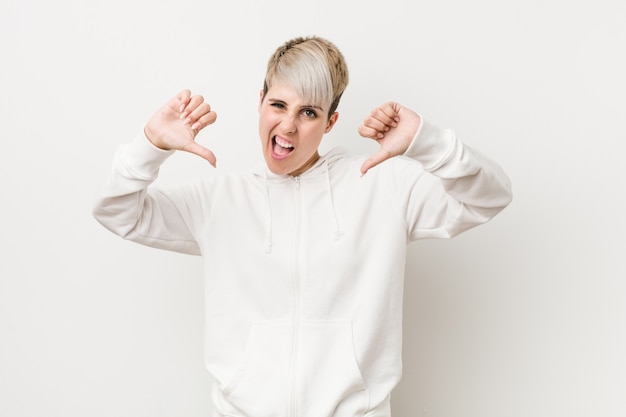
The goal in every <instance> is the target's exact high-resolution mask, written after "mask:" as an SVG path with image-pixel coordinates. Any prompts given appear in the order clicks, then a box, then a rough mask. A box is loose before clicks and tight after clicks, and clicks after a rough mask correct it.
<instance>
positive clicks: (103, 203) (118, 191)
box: [93, 135, 198, 254]
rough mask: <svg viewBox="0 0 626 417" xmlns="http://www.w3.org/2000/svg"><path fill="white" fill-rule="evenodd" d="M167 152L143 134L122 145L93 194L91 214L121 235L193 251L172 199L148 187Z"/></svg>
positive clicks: (159, 245) (188, 233) (158, 245)
mask: <svg viewBox="0 0 626 417" xmlns="http://www.w3.org/2000/svg"><path fill="white" fill-rule="evenodd" d="M171 154H172V152H170V151H163V150H160V149H158V148H156V147H155V146H153V145H152V144H151V143H150V142H148V141H147V139H146V138H145V137H143V135H139V136H138V137H137V138H136V139H135V140H134V141H133V142H131V143H129V144H125V145H122V146H121V147H120V148H119V149H118V151H117V153H116V155H115V157H114V162H113V169H112V172H111V175H110V177H109V179H108V181H107V182H106V183H105V184H104V186H103V187H102V188H101V189H100V192H99V193H98V195H97V197H96V201H95V203H94V206H93V215H94V217H95V218H96V220H97V221H98V222H100V223H101V224H102V225H103V226H104V227H105V228H107V229H108V230H110V231H111V232H113V233H115V234H116V235H118V236H121V237H123V238H125V239H128V240H132V241H136V242H138V243H141V244H145V245H148V246H154V247H159V248H162V249H168V250H174V251H179V252H185V253H194V254H195V253H198V248H197V245H196V243H195V240H194V239H193V236H192V235H191V233H190V232H189V230H188V228H187V226H186V224H185V222H184V220H183V219H182V217H181V215H180V213H179V212H178V210H177V208H176V207H175V205H174V204H173V202H172V201H171V200H170V199H169V198H168V197H167V196H166V195H165V194H163V193H161V192H159V191H158V190H152V189H149V186H150V185H151V184H152V183H153V182H154V181H155V180H156V178H157V176H158V172H159V167H160V166H161V164H162V163H163V162H164V161H165V160H166V159H167V158H168V157H169V156H170V155H171ZM166 220H167V221H166Z"/></svg>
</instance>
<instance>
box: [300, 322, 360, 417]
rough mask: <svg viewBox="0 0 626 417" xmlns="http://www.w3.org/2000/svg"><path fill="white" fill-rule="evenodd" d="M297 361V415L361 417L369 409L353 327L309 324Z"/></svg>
mask: <svg viewBox="0 0 626 417" xmlns="http://www.w3.org/2000/svg"><path fill="white" fill-rule="evenodd" d="M301 333H302V336H301V340H300V342H301V345H300V346H301V349H300V356H299V361H298V368H299V378H298V380H299V383H298V392H299V395H298V398H299V401H298V404H299V405H298V415H299V416H303V417H319V416H332V415H336V416H361V415H363V414H365V413H366V412H367V410H368V408H369V395H368V392H367V390H366V386H365V383H364V381H363V376H362V374H361V371H360V368H359V364H358V361H357V357H356V353H355V349H354V337H353V331H352V324H351V323H350V322H342V321H306V322H304V323H303V324H302V332H301Z"/></svg>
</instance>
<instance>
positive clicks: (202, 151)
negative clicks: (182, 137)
mask: <svg viewBox="0 0 626 417" xmlns="http://www.w3.org/2000/svg"><path fill="white" fill-rule="evenodd" d="M182 150H183V151H185V152H189V153H192V154H194V155H198V156H199V157H201V158H203V159H206V160H207V161H209V163H210V164H211V165H213V167H215V166H216V164H217V160H216V158H215V154H213V152H211V151H210V150H209V149H207V148H205V147H204V146H202V145H200V144H198V143H197V142H194V141H191V142H189V143H188V144H187V145H185V147H184V148H183V149H182Z"/></svg>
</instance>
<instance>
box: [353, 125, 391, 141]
mask: <svg viewBox="0 0 626 417" xmlns="http://www.w3.org/2000/svg"><path fill="white" fill-rule="evenodd" d="M358 132H359V135H361V136H363V137H364V138H370V139H382V138H383V137H385V135H384V133H383V132H381V131H380V130H378V129H374V128H372V127H369V126H367V125H366V124H365V123H364V124H362V125H361V126H359V129H358Z"/></svg>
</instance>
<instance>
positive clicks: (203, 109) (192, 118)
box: [181, 103, 211, 125]
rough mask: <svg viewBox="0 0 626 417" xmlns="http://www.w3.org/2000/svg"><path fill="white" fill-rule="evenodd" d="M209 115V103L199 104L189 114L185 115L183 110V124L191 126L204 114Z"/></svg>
mask: <svg viewBox="0 0 626 417" xmlns="http://www.w3.org/2000/svg"><path fill="white" fill-rule="evenodd" d="M209 113H211V106H210V105H209V103H200V105H198V107H196V108H195V109H194V110H193V111H192V112H190V113H189V114H187V111H186V110H185V113H183V114H184V115H186V117H185V123H186V124H189V125H193V124H194V123H195V122H197V121H198V120H199V119H200V118H201V117H204V116H205V115H206V114H209ZM181 116H182V115H181Z"/></svg>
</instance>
